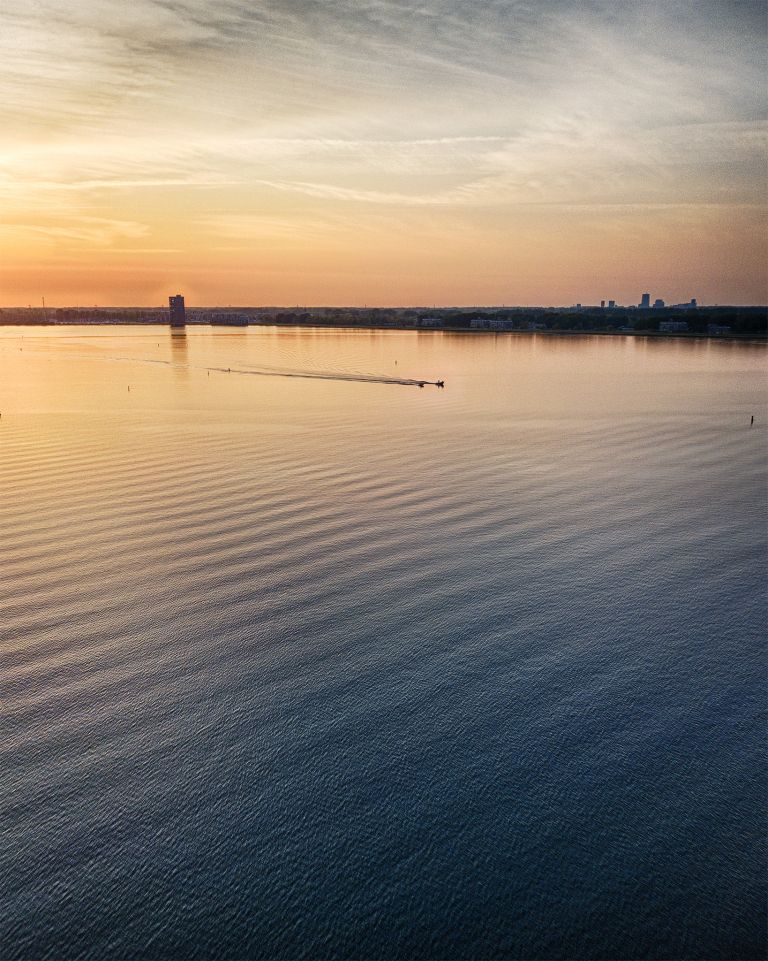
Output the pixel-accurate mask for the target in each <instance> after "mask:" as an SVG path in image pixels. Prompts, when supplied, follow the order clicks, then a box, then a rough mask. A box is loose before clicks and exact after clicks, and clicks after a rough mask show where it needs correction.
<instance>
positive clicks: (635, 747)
mask: <svg viewBox="0 0 768 961" xmlns="http://www.w3.org/2000/svg"><path fill="white" fill-rule="evenodd" d="M765 358H766V352H765V350H764V348H763V347H761V346H759V345H749V344H733V343H708V342H705V341H684V340H681V341H678V340H661V339H641V338H637V339H633V338H618V337H617V338H589V337H578V338H577V337H562V338H560V337H551V336H534V335H512V336H510V335H499V336H493V335H490V336H488V335H480V336H470V335H450V334H443V333H424V334H419V333H416V332H369V331H330V330H315V331H312V330H290V329H283V330H277V329H272V328H252V329H249V330H234V329H231V330H226V329H221V330H211V329H208V328H191V329H189V330H187V332H186V333H184V332H181V333H174V334H172V333H171V332H170V331H169V330H168V329H166V328H143V329H142V328H109V327H100V328H56V329H46V330H40V329H38V330H35V329H32V328H28V329H21V328H0V412H1V413H2V418H1V419H0V454H1V458H0V484H1V490H2V498H1V500H0V520H1V522H2V538H1V539H0V577H1V581H0V585H1V588H0V590H1V593H0V600H1V602H2V620H1V622H0V632H1V633H2V642H1V644H0V676H1V677H2V692H3V696H2V706H1V707H0V724H1V728H2V738H0V778H1V779H2V804H3V808H4V812H3V817H2V823H1V825H0V829H1V830H2V844H1V845H0V883H1V884H2V888H3V897H2V903H3V908H2V911H1V912H0V955H2V957H3V958H4V959H8V961H10V959H22V958H23V959H42V958H51V959H54V958H55V959H59V958H62V959H68V958H86V957H88V958H98V959H103V958H114V959H123V958H125V959H128V958H131V959H139V958H174V959H175V958H178V959H181V958H265V959H266V958H286V959H288V958H313V959H325V958H339V959H353V958H379V959H395V958H430V959H438V958H446V959H460V958H516V959H521V958H527V959H533V958H535V959H562V958H583V959H587V958H589V959H597V958H602V959H608V958H610V959H617V958H654V959H670V958H685V959H703V958H707V959H711V958H722V959H726V958H727V959H747V958H750V959H751V958H762V957H764V955H765V949H766V946H765V925H766V918H765V899H766V885H765V880H766V845H765V799H766V788H767V786H768V785H767V784H766V766H765V761H764V747H763V740H764V733H765V719H764V708H765V680H766V670H765V668H766V660H765V654H764V647H763V644H764V638H765V560H766V473H767V472H766V460H767V458H766V437H767V436H768V434H767V433H766V423H768V411H767V410H766V381H765ZM287 373H292V374H297V373H298V374H301V373H310V374H313V375H315V376H312V377H309V378H306V377H297V376H291V377H289V376H284V375H285V374H287ZM336 377H338V378H339V379H333V378H336ZM438 378H444V379H445V381H446V387H445V390H439V389H437V388H435V387H432V386H429V385H428V386H426V387H424V388H423V389H422V388H419V387H418V386H412V385H407V384H400V383H397V382H396V381H398V380H404V381H408V380H410V379H415V380H419V379H428V380H436V379H438ZM390 381H395V382H390ZM129 388H130V389H129ZM752 414H754V415H755V419H756V423H755V426H754V427H752V428H750V427H749V418H750V416H751V415H752Z"/></svg>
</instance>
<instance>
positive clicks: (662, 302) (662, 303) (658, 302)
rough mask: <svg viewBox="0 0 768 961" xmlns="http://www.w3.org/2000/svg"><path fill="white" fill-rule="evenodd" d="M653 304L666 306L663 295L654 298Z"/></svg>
mask: <svg viewBox="0 0 768 961" xmlns="http://www.w3.org/2000/svg"><path fill="white" fill-rule="evenodd" d="M653 306H654V307H663V306H664V301H663V300H662V299H661V297H659V298H658V299H657V300H654V302H653Z"/></svg>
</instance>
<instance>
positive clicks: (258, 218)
mask: <svg viewBox="0 0 768 961" xmlns="http://www.w3.org/2000/svg"><path fill="white" fill-rule="evenodd" d="M764 32H765V16H764V7H763V5H762V3H761V2H756V3H752V2H751V0H743V2H733V3H731V2H725V0H716V2H715V0H713V2H709V0H696V2H695V3H694V2H693V0H667V2H664V3H661V2H643V0H640V2H637V3H633V4H617V3H613V2H608V0H606V2H602V0H595V2H575V0H551V2H549V3H547V4H533V5H531V4H527V3H522V2H517V0H498V2H489V3H487V4H482V5H479V4H477V3H476V2H474V0H472V2H470V0H440V2H438V0H422V2H419V3H415V2H414V3H409V2H394V0H391V2H390V0H355V2H352V0H323V2H322V3H320V2H310V0H272V2H270V3H267V2H246V0H231V2H228V3H220V2H216V3H214V2H212V0H178V2H174V3H171V2H167V0H134V3H132V4H131V5H130V7H128V6H127V5H125V4H118V3H117V2H116V0H79V2H78V3H77V4H76V5H71V4H64V3H63V2H62V0H40V2H39V3H37V4H35V5H34V8H31V7H30V5H29V4H28V3H27V2H26V0H8V2H6V3H5V4H3V10H2V11H0V214H1V216H0V305H15V304H27V303H32V304H36V303H37V304H39V303H40V300H41V298H42V297H43V296H45V298H46V302H47V303H48V304H50V305H54V306H56V305H60V306H64V305H70V304H81V305H85V304H100V305H107V304H159V303H162V302H164V301H165V300H166V297H167V295H168V293H169V292H175V291H176V290H180V291H183V292H184V293H185V294H186V295H187V300H188V303H189V304H190V305H194V304H210V305H215V304H254V305H257V304H297V303H300V304H368V305H369V306H373V305H390V304H391V305H400V304H501V303H505V304H570V303H574V302H576V301H580V302H582V303H594V302H598V301H599V300H601V299H603V298H605V299H608V298H611V299H616V300H617V301H618V302H620V303H636V302H637V301H638V300H639V297H640V294H641V293H642V292H643V291H646V290H648V291H650V292H651V293H652V295H653V296H654V297H656V296H660V297H663V298H664V299H665V300H667V301H668V302H677V301H682V300H688V299H690V298H691V297H697V298H698V299H699V301H700V302H702V303H765V302H766V299H768V295H767V293H766V271H765V263H766V260H768V249H767V247H766V232H765V223H766V221H765V199H766V198H765V176H764V156H765V151H764V141H763V133H764V123H763V116H764V102H763V101H764V98H763V97H762V94H761V91H763V90H764V87H765V79H764V67H763V62H762V50H763V45H764Z"/></svg>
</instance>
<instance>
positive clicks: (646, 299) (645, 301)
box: [640, 294, 651, 307]
mask: <svg viewBox="0 0 768 961" xmlns="http://www.w3.org/2000/svg"><path fill="white" fill-rule="evenodd" d="M640 306H641V307H650V306H651V295H650V294H643V296H642V297H641V298H640Z"/></svg>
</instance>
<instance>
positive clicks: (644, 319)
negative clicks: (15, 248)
mask: <svg viewBox="0 0 768 961" xmlns="http://www.w3.org/2000/svg"><path fill="white" fill-rule="evenodd" d="M167 323H168V310H167V308H163V307H155V308H149V307H64V308H42V307H5V308H0V325H5V326H11V325H13V326H18V325H24V326H26V325H32V326H56V325H69V324H167ZM187 324H188V325H190V326H193V325H196V324H213V325H216V326H233V327H245V326H248V325H251V324H253V325H278V326H307V327H318V326H319V327H347V328H349V327H359V328H369V329H371V328H372V329H400V330H401V329H418V330H453V331H472V332H475V331H478V332H481V331H485V332H495V333H498V332H505V331H509V332H515V331H517V332H529V331H536V332H541V333H547V332H549V333H605V334H647V335H674V336H686V335H688V336H715V337H733V338H740V339H741V338H750V339H754V338H765V337H768V307H739V306H737V307H732V306H722V307H719V306H718V307H697V308H695V309H690V308H688V309H677V308H650V309H647V310H643V309H640V308H623V307H617V308H610V309H609V308H600V307H596V308H590V307H581V308H506V307H499V308H432V309H427V308H354V307H307V308H303V307H293V308H287V307H227V308H220V307H202V308H190V309H188V310H187Z"/></svg>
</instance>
